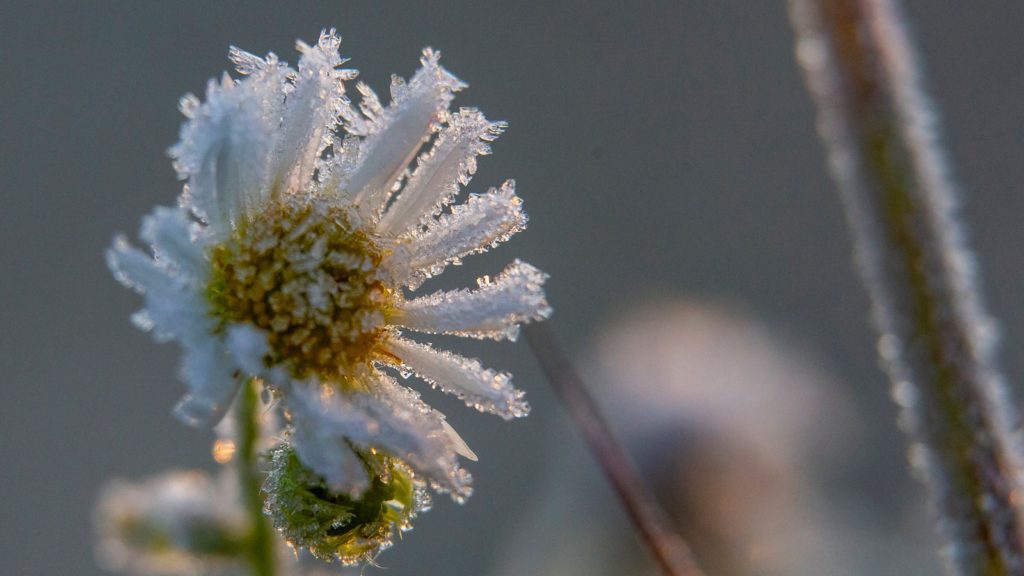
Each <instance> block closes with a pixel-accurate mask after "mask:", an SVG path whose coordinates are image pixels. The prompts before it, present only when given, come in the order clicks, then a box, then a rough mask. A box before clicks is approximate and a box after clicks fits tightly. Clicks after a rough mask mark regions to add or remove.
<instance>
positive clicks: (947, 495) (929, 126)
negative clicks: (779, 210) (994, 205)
mask: <svg viewBox="0 0 1024 576" xmlns="http://www.w3.org/2000/svg"><path fill="white" fill-rule="evenodd" d="M789 9H790V18H791V22H792V24H793V27H794V29H795V31H796V56H797V60H798V62H799V64H800V65H801V67H802V68H803V71H804V74H805V78H806V81H807V85H808V89H809V91H810V93H811V96H812V98H813V100H814V103H815V105H816V107H817V112H818V119H817V127H818V132H819V135H820V136H821V138H822V140H823V142H824V145H825V148H826V149H827V151H828V163H829V168H830V170H831V172H832V176H833V177H834V178H835V180H836V182H837V184H838V187H839V190H840V193H841V196H842V199H843V203H844V206H845V210H846V215H847V220H848V222H849V226H850V228H851V231H852V234H853V236H854V240H855V245H856V260H857V264H858V267H859V271H860V274H861V277H862V279H863V281H864V283H865V285H866V286H867V289H868V292H869V294H870V298H871V302H872V308H873V317H874V322H875V326H876V328H877V329H878V331H879V334H880V337H879V344H878V345H879V353H880V355H881V358H882V362H883V364H884V367H885V369H886V370H887V372H888V374H889V377H890V378H891V380H892V385H893V388H892V390H893V397H894V399H895V400H896V402H897V403H898V404H899V405H900V408H901V425H902V427H903V428H904V430H905V431H906V433H907V434H908V436H909V439H910V445H911V447H910V460H911V463H912V466H913V468H914V470H915V472H917V473H918V474H919V475H920V476H921V477H922V478H923V480H924V481H925V483H926V484H927V486H928V488H929V489H930V492H931V496H932V499H933V502H934V504H935V507H936V509H937V512H938V514H939V517H940V520H941V522H940V532H941V533H942V535H943V536H944V538H945V539H946V544H947V546H946V559H947V564H948V566H949V567H950V569H951V571H952V572H953V573H955V574H958V575H964V576H967V575H970V576H975V575H977V576H981V575H985V576H994V575H1006V574H1024V544H1022V538H1021V536H1022V534H1024V530H1022V523H1021V514H1020V506H1019V504H1020V502H1021V496H1022V493H1021V492H1020V471H1021V468H1020V460H1021V458H1020V454H1021V451H1020V446H1019V439H1018V438H1017V437H1016V435H1015V433H1014V431H1015V430H1017V426H1018V414H1017V411H1016V408H1015V406H1014V403H1013V401H1012V400H1011V398H1010V394H1009V392H1008V390H1007V387H1006V385H1005V382H1004V379H1003V376H1002V374H1001V373H1000V370H999V368H998V366H997V365H996V364H997V363H996V361H995V359H994V357H995V344H996V343H995V340H996V336H995V331H994V329H993V327H992V322H991V320H990V318H989V317H988V314H987V312H986V311H985V306H984V304H983V302H982V298H981V295H980V291H979V289H978V282H977V281H978V273H977V270H976V261H975V258H974V255H973V254H972V252H971V250H970V249H969V247H968V246H967V242H966V239H965V234H964V230H963V225H962V223H961V220H960V217H959V215H958V213H957V190H956V186H955V185H954V183H953V181H952V178H951V176H950V168H949V163H948V161H947V159H946V152H945V150H944V149H943V147H942V143H941V139H940V136H939V131H938V127H937V124H938V121H937V119H936V115H935V112H934V108H933V106H932V103H931V101H930V99H929V97H928V95H927V94H926V93H925V92H924V89H923V87H922V81H921V68H920V65H919V63H918V57H917V54H916V53H915V51H914V49H913V47H912V46H911V44H910V40H909V38H908V34H907V30H906V25H905V22H904V20H903V17H902V13H901V10H900V8H899V6H897V5H896V2H894V1H890V0H790V1H789Z"/></svg>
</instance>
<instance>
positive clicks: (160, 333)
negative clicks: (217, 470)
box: [107, 30, 550, 499]
mask: <svg viewBox="0 0 1024 576" xmlns="http://www.w3.org/2000/svg"><path fill="white" fill-rule="evenodd" d="M339 42H340V40H339V38H338V37H337V36H336V35H335V33H334V31H333V30H332V31H330V32H325V33H323V34H322V35H321V37H320V40H319V42H318V43H317V44H316V45H315V46H309V45H306V44H305V43H303V42H301V41H300V42H298V50H299V51H300V52H301V57H300V58H299V63H298V66H297V68H291V67H289V66H287V65H286V64H285V63H283V62H281V61H279V60H278V58H277V57H276V56H275V55H274V54H268V55H267V56H266V57H265V58H260V57H257V56H255V55H253V54H249V53H247V52H243V51H241V50H238V49H236V48H232V49H231V52H230V56H231V59H232V61H233V62H234V63H235V65H236V68H237V71H238V73H239V74H240V75H241V78H239V79H234V78H231V77H230V76H228V75H227V74H225V75H224V76H223V77H222V78H221V79H220V80H211V81H210V83H209V84H208V86H207V89H206V98H205V100H204V101H200V99H199V98H197V97H195V96H192V95H188V96H185V97H184V98H183V99H182V101H181V110H182V112H183V113H184V115H185V116H186V117H187V119H188V120H187V122H185V124H184V125H183V127H182V130H181V139H180V141H179V142H178V143H177V144H176V145H174V146H173V147H172V148H171V149H170V154H171V156H172V157H173V159H174V161H175V168H176V170H177V171H178V174H179V176H180V178H181V179H183V180H185V181H186V184H185V188H184V191H183V192H182V194H181V197H180V199H179V200H180V202H179V206H178V207H175V208H157V209H156V210H155V211H154V212H153V213H152V214H150V215H149V216H147V217H146V218H145V220H144V222H143V225H142V230H141V237H142V239H143V240H145V241H146V242H147V243H148V244H150V245H151V247H152V255H150V254H148V253H146V252H143V251H140V250H138V249H136V248H133V247H131V246H130V245H129V244H128V242H127V241H126V240H125V239H124V238H120V237H119V238H117V239H116V240H115V242H114V246H113V247H112V248H111V249H110V250H109V251H108V253H107V257H108V262H109V264H110V267H111V269H112V270H113V271H114V273H115V275H116V276H117V278H118V279H119V280H121V281H122V282H123V283H124V284H125V285H127V286H129V287H131V288H133V289H135V290H136V291H138V292H140V293H142V294H144V296H145V307H144V308H143V310H142V311H140V312H139V313H137V314H136V315H135V316H134V317H133V318H134V321H135V323H136V324H137V325H138V326H139V327H140V328H142V329H144V330H151V331H152V333H153V334H154V336H155V337H156V338H157V339H158V340H172V339H173V340H176V341H178V342H179V343H180V344H181V346H182V348H183V351H184V354H183V360H182V364H181V377H182V379H183V380H184V381H185V383H186V385H187V387H188V393H187V395H186V396H185V397H184V398H183V399H182V401H181V402H180V403H179V405H178V406H177V408H176V413H177V415H178V416H179V417H181V418H182V419H183V420H185V421H187V422H190V423H212V422H215V421H217V420H219V419H220V417H221V415H222V414H223V413H224V411H225V410H226V408H227V406H228V405H229V404H230V403H231V401H232V398H233V396H234V394H235V392H236V390H237V389H238V386H239V383H240V382H242V381H245V380H246V379H248V378H250V377H257V378H259V379H261V380H262V381H263V382H265V384H266V385H267V386H269V387H270V388H271V389H272V390H273V391H274V392H275V394H277V395H279V397H280V398H281V402H282V405H283V407H284V408H285V410H286V415H287V418H288V422H289V429H288V432H287V435H288V441H289V442H290V443H291V444H292V445H293V446H294V449H295V451H296V453H297V454H298V456H299V458H300V459H301V460H302V462H303V463H304V464H305V465H306V466H307V467H309V468H310V469H311V470H312V471H313V472H315V473H316V474H318V475H320V476H321V477H323V478H324V480H325V481H326V482H327V485H328V486H329V487H330V488H331V489H332V490H333V491H335V492H339V493H349V494H350V495H353V496H355V495H358V494H360V493H362V492H363V491H365V490H367V489H368V488H369V486H370V483H371V481H372V478H371V477H370V476H368V474H367V472H366V470H365V466H364V464H365V462H364V457H365V455H366V454H368V453H371V452H374V453H375V451H381V452H383V453H385V454H389V455H391V456H394V457H395V458H398V459H400V460H402V461H403V462H404V463H405V464H407V465H408V466H409V467H410V468H411V470H412V472H414V473H416V474H417V475H418V476H420V477H421V478H425V479H426V480H428V481H429V482H430V483H431V484H432V485H433V486H434V488H435V489H438V490H442V491H448V492H450V493H451V494H452V495H453V497H455V498H457V499H459V498H463V497H465V496H467V495H468V494H469V492H470V483H469V476H468V474H467V473H466V472H465V471H464V470H463V469H461V468H460V466H459V463H458V455H462V456H465V457H468V458H473V453H472V452H471V451H470V450H469V449H468V447H467V446H466V444H465V443H464V442H463V441H462V439H461V438H459V436H458V434H456V433H455V431H454V430H452V428H451V427H450V426H449V425H448V424H447V422H446V421H445V418H444V416H443V415H441V414H440V413H438V412H437V411H435V410H433V409H432V408H430V407H429V406H427V405H426V404H425V403H424V402H423V401H422V400H420V398H419V396H418V394H417V393H415V392H413V391H412V390H410V389H408V388H406V387H404V386H402V385H400V384H399V383H398V382H397V381H396V380H395V378H394V377H393V376H392V375H390V374H389V373H387V372H385V371H383V370H382V368H384V367H390V368H392V369H394V370H397V371H399V372H400V373H402V374H405V373H414V374H416V375H418V376H419V377H420V378H422V379H423V380H425V381H426V382H428V383H430V384H431V385H433V386H436V387H438V388H440V389H441V390H444V391H445V392H449V393H452V394H455V395H456V396H458V397H459V398H461V399H462V400H464V401H465V402H466V403H467V404H468V405H470V406H472V407H474V408H476V409H478V410H481V411H485V412H491V413H494V414H497V415H499V416H502V417H503V418H506V419H509V418H513V417H519V416H524V415H525V414H526V413H527V411H528V405H527V403H526V402H525V400H524V399H523V394H522V392H521V391H519V390H517V389H515V388H514V387H513V386H512V384H511V380H510V377H509V375H508V374H506V373H503V372H496V371H494V370H489V369H486V368H484V367H482V366H481V365H480V364H479V363H478V362H477V361H475V360H471V359H468V358H464V357H461V356H458V355H455V354H453V353H449V352H444V351H440V350H436V349H434V348H432V347H431V346H429V345H426V344H422V343H419V342H415V341H413V340H410V339H408V338H406V337H405V336H404V335H403V330H411V331H416V332H421V333H426V334H454V335H459V336H467V337H472V338H489V339H495V340H501V339H514V338H515V336H516V334H517V330H518V325H519V324H520V323H522V322H527V321H532V320H539V319H542V318H545V317H546V316H548V314H549V313H550V308H549V307H548V305H547V303H546V301H545V298H544V293H543V289H542V284H543V282H544V280H545V278H546V276H545V275H544V274H543V273H542V272H540V271H539V270H537V269H536V268H534V267H532V266H530V265H528V264H525V263H523V262H520V261H518V260H517V261H514V262H513V263H512V264H511V265H510V266H509V267H508V268H506V269H505V271H504V272H502V273H501V274H499V275H498V276H497V277H495V278H487V277H485V278H482V279H480V280H479V281H478V282H479V286H478V287H477V288H476V289H472V290H457V291H452V292H437V293H434V294H430V295H426V296H417V297H413V296H411V295H409V291H413V290H416V289H417V288H418V287H419V286H420V285H421V284H422V282H423V281H425V280H426V279H428V278H430V277H432V276H435V275H437V274H439V273H441V271H442V270H444V269H445V267H446V266H448V265H453V264H458V263H459V261H460V259H461V258H463V257H464V256H467V255H470V254H474V253H478V252H482V251H485V250H487V249H488V248H490V247H492V246H494V245H496V244H498V243H499V242H502V241H504V240H506V239H508V238H509V237H510V236H511V235H512V234H514V233H516V232H518V231H520V230H522V229H523V227H524V226H525V224H526V215H525V213H524V212H523V210H522V202H521V200H520V199H519V198H518V197H517V196H516V195H515V192H514V185H513V182H512V181H507V182H505V183H504V184H502V185H501V186H499V187H497V188H492V189H490V190H489V191H487V192H485V193H483V194H479V195H472V196H470V198H469V199H468V201H466V202H464V203H462V204H457V205H455V204H453V202H454V199H455V196H456V195H457V193H458V192H459V190H460V189H461V187H463V186H465V185H466V184H467V183H468V182H469V180H470V177H471V176H472V175H473V174H474V172H475V170H476V158H477V156H480V155H484V154H487V153H489V152H490V148H489V143H490V142H491V141H493V140H494V139H495V138H496V137H497V136H498V135H499V134H500V133H501V132H502V130H503V129H504V127H505V125H504V124H503V123H501V122H491V121H488V120H487V119H485V118H484V116H483V115H482V114H481V113H480V112H479V111H477V110H475V109H472V108H462V109H459V110H458V111H451V110H449V104H450V103H451V101H452V99H453V96H454V94H455V92H457V91H459V90H461V89H463V88H464V87H465V85H464V84H463V83H462V82H461V81H459V80H458V79H457V78H455V77H454V76H453V75H452V74H450V73H449V72H448V71H446V70H445V69H444V68H442V67H441V66H440V65H439V64H438V57H439V54H438V53H436V52H434V51H431V50H429V49H427V50H425V51H424V52H423V57H422V59H421V64H422V66H421V68H420V69H419V71H417V72H416V73H415V75H414V76H413V77H412V79H410V80H409V81H408V82H406V81H404V80H402V79H401V78H398V77H395V78H394V80H393V81H392V86H391V103H390V104H389V105H387V106H384V105H383V104H382V103H381V102H380V100H379V99H378V97H377V95H376V94H374V92H373V91H372V90H370V89H369V88H368V87H367V86H366V85H364V84H361V83H360V84H357V86H356V88H357V90H358V92H359V93H360V95H361V98H360V102H359V105H358V107H357V106H355V105H353V104H352V103H351V102H350V100H349V99H348V98H347V97H346V94H345V82H346V81H349V80H352V79H353V78H354V77H355V76H356V72H355V71H353V70H348V69H344V68H340V66H341V65H342V63H343V62H344V60H343V59H342V58H341V57H340V56H339V54H338V46H339ZM343 132H344V135H342V133H343Z"/></svg>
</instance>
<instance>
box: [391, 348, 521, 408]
mask: <svg viewBox="0 0 1024 576" xmlns="http://www.w3.org/2000/svg"><path fill="white" fill-rule="evenodd" d="M385 347H386V348H387V350H388V352H390V353H391V354H393V355H394V356H395V357H396V358H398V359H399V360H400V361H401V365H400V368H405V369H409V370H411V371H413V372H415V373H416V375H417V376H419V377H420V378H423V379H424V380H426V381H427V382H428V383H429V384H431V385H432V386H436V387H437V388H440V389H441V390H442V391H444V392H447V393H448V394H453V395H455V396H456V397H458V398H459V399H460V400H462V401H464V402H465V403H466V404H467V405H468V406H471V407H473V408H476V409H477V410H479V411H481V412H490V413H492V414H497V415H499V416H501V417H502V418H504V419H506V420H511V419H512V418H518V417H522V416H526V415H527V414H529V412H530V406H529V404H527V403H526V400H524V399H523V392H522V391H521V390H517V389H516V388H514V387H513V386H512V377H511V376H510V375H508V374H507V373H504V372H495V371H494V370H489V369H485V368H483V367H482V366H481V365H480V363H479V362H477V361H476V360H473V359H471V358H465V357H463V356H459V355H456V354H452V353H451V352H446V351H443V350H435V349H434V348H431V347H430V346H427V345H426V344H420V343H418V342H413V341H411V340H406V339H404V338H398V337H392V338H389V339H388V341H387V342H386V343H385Z"/></svg>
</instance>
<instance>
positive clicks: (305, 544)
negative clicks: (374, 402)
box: [263, 443, 430, 565]
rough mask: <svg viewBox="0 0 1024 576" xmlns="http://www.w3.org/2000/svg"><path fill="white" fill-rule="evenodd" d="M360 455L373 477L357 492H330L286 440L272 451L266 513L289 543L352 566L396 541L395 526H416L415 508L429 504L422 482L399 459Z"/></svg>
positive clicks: (265, 490) (404, 529)
mask: <svg viewBox="0 0 1024 576" xmlns="http://www.w3.org/2000/svg"><path fill="white" fill-rule="evenodd" d="M356 453H357V454H358V455H359V458H360V459H361V460H362V462H363V465H364V466H365V467H366V472H367V474H368V475H369V476H370V478H371V479H372V480H371V482H370V485H369V487H368V488H367V489H366V490H365V491H364V492H363V493H362V494H359V495H356V496H353V495H352V494H348V493H339V492H334V491H332V490H331V489H330V488H329V487H328V484H327V482H326V481H325V480H324V478H323V477H321V476H319V475H317V474H316V473H314V472H312V471H311V470H309V469H308V468H306V467H305V466H303V465H302V463H301V462H300V461H299V458H298V456H297V455H296V453H295V449H294V448H292V446H291V445H289V444H287V443H282V444H279V445H278V446H276V447H275V448H274V449H273V450H271V453H270V459H271V470H270V472H269V474H268V475H267V480H266V483H265V484H264V486H263V490H264V492H266V494H267V498H266V512H267V513H268V514H269V515H270V517H271V518H272V519H273V522H274V527H275V528H277V530H278V531H279V532H280V533H281V534H282V536H284V538H285V539H286V540H287V541H288V543H289V544H290V545H291V546H296V547H302V548H306V549H307V550H309V552H310V553H311V554H313V556H315V557H317V558H319V559H321V560H328V561H330V560H338V561H340V562H341V563H343V564H346V565H351V564H357V563H360V562H367V561H370V560H372V559H373V558H374V557H376V555H377V554H378V553H379V552H381V551H382V550H385V549H387V548H388V547H390V546H391V544H392V539H393V536H394V532H395V528H397V529H398V530H401V531H406V530H410V529H412V524H411V521H412V519H413V518H414V517H415V516H416V513H417V512H420V511H425V510H426V509H427V508H429V505H430V501H429V495H428V494H427V492H426V491H425V489H424V485H423V482H422V481H419V480H417V479H416V478H415V477H414V476H413V473H412V471H411V470H410V469H409V468H408V467H407V466H406V465H405V464H404V463H403V462H402V461H401V460H398V459H397V458H394V457H391V456H385V455H383V454H380V453H375V452H374V451H371V452H363V451H359V450H357V451H356Z"/></svg>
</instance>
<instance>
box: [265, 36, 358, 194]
mask: <svg viewBox="0 0 1024 576" xmlns="http://www.w3.org/2000/svg"><path fill="white" fill-rule="evenodd" d="M340 44H341V38H340V37H338V35H337V34H336V33H335V31H334V30H329V31H324V32H322V33H321V34H320V40H319V41H318V42H317V44H316V46H309V45H307V44H306V43H304V42H302V41H299V42H298V43H297V47H298V50H299V52H301V53H302V56H301V58H300V59H299V70H298V74H297V75H296V76H295V85H294V88H293V89H292V90H291V91H290V92H289V94H288V96H287V99H286V101H285V112H284V119H283V121H282V124H281V130H282V134H281V138H280V140H279V141H278V145H277V146H278V147H277V151H276V155H277V158H276V160H275V165H276V166H275V172H276V174H277V179H278V183H279V184H280V185H281V187H282V190H283V191H284V192H286V193H293V192H297V191H302V190H304V189H305V188H307V187H308V186H309V185H310V184H311V183H312V179H313V169H314V168H315V166H316V162H317V159H318V158H319V156H320V154H321V152H323V150H324V148H325V147H326V146H327V145H328V144H329V143H330V137H331V130H332V128H334V126H335V125H336V124H337V123H338V120H339V118H340V116H341V113H342V109H344V108H347V107H348V106H349V103H348V100H347V99H346V98H345V87H344V84H343V82H344V80H348V79H350V78H353V77H354V76H355V72H354V71H352V70H342V69H338V67H339V66H341V65H342V64H343V63H344V62H345V59H343V58H342V57H341V56H340V55H339V54H338V47H339V46H340Z"/></svg>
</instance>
